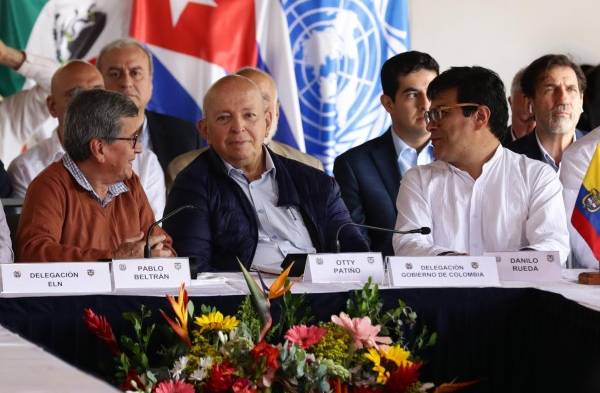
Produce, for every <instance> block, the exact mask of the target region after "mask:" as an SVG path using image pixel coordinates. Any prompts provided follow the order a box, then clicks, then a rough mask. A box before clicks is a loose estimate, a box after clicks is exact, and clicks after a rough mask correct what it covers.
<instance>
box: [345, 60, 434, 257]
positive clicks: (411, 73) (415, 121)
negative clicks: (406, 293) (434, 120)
mask: <svg viewBox="0 0 600 393" xmlns="http://www.w3.org/2000/svg"><path fill="white" fill-rule="evenodd" d="M438 73H439V65H438V63H437V62H436V61H435V60H434V59H433V58H432V57H431V56H430V55H428V54H426V53H422V52H417V51H410V52H405V53H401V54H398V55H396V56H393V57H391V58H390V59H388V60H387V61H386V62H385V63H384V64H383V67H382V68H381V85H382V88H383V94H382V95H381V98H380V100H381V104H382V105H383V107H384V108H385V110H386V111H387V112H388V113H389V114H390V117H391V120H392V125H391V127H390V128H388V130H387V131H386V132H384V133H383V135H381V136H379V137H377V138H375V139H372V140H370V141H368V142H366V143H364V144H362V145H360V146H357V147H354V148H352V149H350V150H348V151H347V152H345V153H344V154H342V155H340V156H339V157H337V158H336V160H335V163H334V166H333V173H334V175H335V179H336V180H337V182H338V184H339V185H340V189H341V191H342V198H343V200H344V202H345V203H346V206H347V207H348V210H350V214H351V216H352V220H353V221H354V222H355V223H357V224H365V225H371V226H377V227H382V228H388V229H393V228H394V224H395V222H396V214H397V210H396V196H397V194H398V188H399V186H400V180H401V178H402V175H403V174H404V173H405V172H406V171H407V170H408V169H410V168H412V167H414V166H415V165H418V164H419V165H421V164H428V163H430V162H431V161H432V160H433V148H432V146H431V143H430V141H429V137H430V134H429V132H428V131H427V128H426V124H425V119H424V118H423V114H424V113H425V111H426V110H428V109H429V105H430V102H429V99H428V98H427V86H429V82H431V81H432V80H433V79H434V78H435V77H436V76H437V75H438ZM365 233H366V234H367V235H368V237H369V240H370V242H371V250H373V251H381V252H382V253H383V254H384V255H394V250H393V248H392V234H391V233H387V232H381V231H374V230H369V231H365Z"/></svg>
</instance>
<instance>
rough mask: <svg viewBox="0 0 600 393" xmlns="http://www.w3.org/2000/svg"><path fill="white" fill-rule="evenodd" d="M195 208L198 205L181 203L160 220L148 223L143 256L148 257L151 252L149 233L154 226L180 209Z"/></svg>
mask: <svg viewBox="0 0 600 393" xmlns="http://www.w3.org/2000/svg"><path fill="white" fill-rule="evenodd" d="M197 208H198V207H197V206H194V205H183V206H180V207H178V208H177V209H175V210H173V211H171V212H169V214H167V215H166V216H163V218H161V219H160V220H158V221H155V222H153V223H152V225H150V227H149V228H148V232H146V244H145V246H144V258H150V255H151V254H152V253H151V251H150V234H151V233H152V230H153V229H154V227H156V226H157V225H158V224H160V223H161V222H163V221H165V220H168V219H169V218H171V217H173V216H174V215H176V214H177V213H179V212H180V211H182V210H186V209H197Z"/></svg>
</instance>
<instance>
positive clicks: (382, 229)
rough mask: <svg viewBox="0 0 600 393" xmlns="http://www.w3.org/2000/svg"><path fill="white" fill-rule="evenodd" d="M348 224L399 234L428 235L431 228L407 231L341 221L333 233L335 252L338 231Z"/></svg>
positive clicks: (338, 238) (338, 249)
mask: <svg viewBox="0 0 600 393" xmlns="http://www.w3.org/2000/svg"><path fill="white" fill-rule="evenodd" d="M348 225H352V226H355V227H359V228H366V229H372V230H374V231H380V232H390V233H398V234H400V235H408V234H410V233H419V234H421V235H429V234H430V233H431V228H429V227H421V228H418V229H411V230H408V231H399V230H397V229H389V228H381V227H374V226H372V225H365V224H357V223H355V222H345V223H343V224H342V225H340V226H339V228H338V230H337V232H336V233H335V249H336V252H340V232H341V230H342V228H344V227H345V226H348Z"/></svg>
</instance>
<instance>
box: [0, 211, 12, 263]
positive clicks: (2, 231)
mask: <svg viewBox="0 0 600 393" xmlns="http://www.w3.org/2000/svg"><path fill="white" fill-rule="evenodd" d="M12 261H13V250H12V242H11V240H10V230H9V229H8V223H7V222H6V215H5V214H4V207H3V206H2V202H0V263H11V262H12Z"/></svg>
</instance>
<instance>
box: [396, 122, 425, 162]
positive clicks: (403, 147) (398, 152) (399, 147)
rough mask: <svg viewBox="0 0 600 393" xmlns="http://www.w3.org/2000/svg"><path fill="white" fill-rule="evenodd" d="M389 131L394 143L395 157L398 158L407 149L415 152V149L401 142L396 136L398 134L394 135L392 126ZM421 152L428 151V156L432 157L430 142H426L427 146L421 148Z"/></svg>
mask: <svg viewBox="0 0 600 393" xmlns="http://www.w3.org/2000/svg"><path fill="white" fill-rule="evenodd" d="M390 131H391V133H392V141H394V150H396V157H400V155H401V154H402V152H404V151H405V150H407V149H410V150H415V148H413V147H411V146H409V145H408V144H407V143H406V142H404V141H403V140H402V138H400V137H399V136H398V134H396V132H395V131H394V126H392V129H391V130H390ZM423 150H428V151H429V154H430V155H431V156H432V157H433V145H432V144H431V140H429V141H427V144H426V145H425V147H423V149H422V150H421V151H423Z"/></svg>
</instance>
